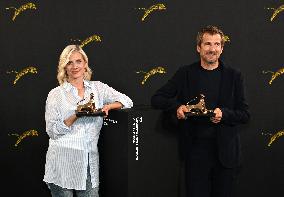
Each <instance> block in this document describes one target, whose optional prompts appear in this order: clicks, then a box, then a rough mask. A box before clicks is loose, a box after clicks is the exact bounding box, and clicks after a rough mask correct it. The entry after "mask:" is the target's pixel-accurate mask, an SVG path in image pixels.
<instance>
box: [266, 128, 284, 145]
mask: <svg viewBox="0 0 284 197" xmlns="http://www.w3.org/2000/svg"><path fill="white" fill-rule="evenodd" d="M261 134H262V135H269V136H271V137H270V139H269V143H268V144H267V146H271V145H272V143H273V142H274V141H275V140H276V139H278V138H280V137H282V136H284V130H281V131H278V132H276V133H274V134H272V133H263V132H262V133H261Z"/></svg>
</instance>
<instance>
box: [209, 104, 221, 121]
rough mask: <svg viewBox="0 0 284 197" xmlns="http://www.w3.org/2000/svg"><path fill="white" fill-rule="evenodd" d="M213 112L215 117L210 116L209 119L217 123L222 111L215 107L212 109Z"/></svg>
mask: <svg viewBox="0 0 284 197" xmlns="http://www.w3.org/2000/svg"><path fill="white" fill-rule="evenodd" d="M214 113H215V117H212V118H210V120H211V121H212V122H213V123H216V124H217V123H219V122H220V121H221V119H222V111H221V109H220V108H216V109H215V110H214Z"/></svg>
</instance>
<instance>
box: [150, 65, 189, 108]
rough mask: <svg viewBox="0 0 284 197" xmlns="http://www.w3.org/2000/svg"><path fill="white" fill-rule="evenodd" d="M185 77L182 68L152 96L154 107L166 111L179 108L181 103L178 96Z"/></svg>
mask: <svg viewBox="0 0 284 197" xmlns="http://www.w3.org/2000/svg"><path fill="white" fill-rule="evenodd" d="M184 79H185V72H184V70H183V69H181V68H180V69H178V71H177V72H176V73H175V74H174V76H173V77H172V78H171V79H170V80H168V82H167V83H166V84H165V85H164V86H162V87H161V88H160V89H158V90H157V91H156V92H155V94H154V95H153V96H152V98H151V105H152V107H153V108H155V109H162V110H165V111H168V110H174V109H177V108H178V107H179V106H180V105H181V103H180V102H179V101H178V100H177V98H176V97H177V95H178V93H179V91H180V89H181V84H182V81H183V80H184Z"/></svg>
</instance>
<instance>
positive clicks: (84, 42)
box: [71, 34, 102, 48]
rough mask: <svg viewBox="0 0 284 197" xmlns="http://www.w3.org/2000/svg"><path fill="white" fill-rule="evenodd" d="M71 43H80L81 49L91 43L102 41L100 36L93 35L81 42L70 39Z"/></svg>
mask: <svg viewBox="0 0 284 197" xmlns="http://www.w3.org/2000/svg"><path fill="white" fill-rule="evenodd" d="M71 41H75V42H80V43H79V45H80V47H81V48H83V47H84V46H86V45H88V44H89V43H91V42H102V39H101V36H99V35H96V34H94V35H92V36H89V37H88V38H86V39H85V40H83V41H81V40H80V39H75V40H73V39H71Z"/></svg>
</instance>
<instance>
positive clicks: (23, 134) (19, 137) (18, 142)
mask: <svg viewBox="0 0 284 197" xmlns="http://www.w3.org/2000/svg"><path fill="white" fill-rule="evenodd" d="M9 136H16V137H17V138H18V139H17V141H16V143H15V144H14V146H15V147H17V146H18V145H19V144H20V143H21V141H22V140H23V139H25V138H26V137H29V136H38V132H37V131H36V130H34V129H31V130H28V131H25V132H23V133H22V134H21V135H19V134H17V133H12V134H9Z"/></svg>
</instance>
